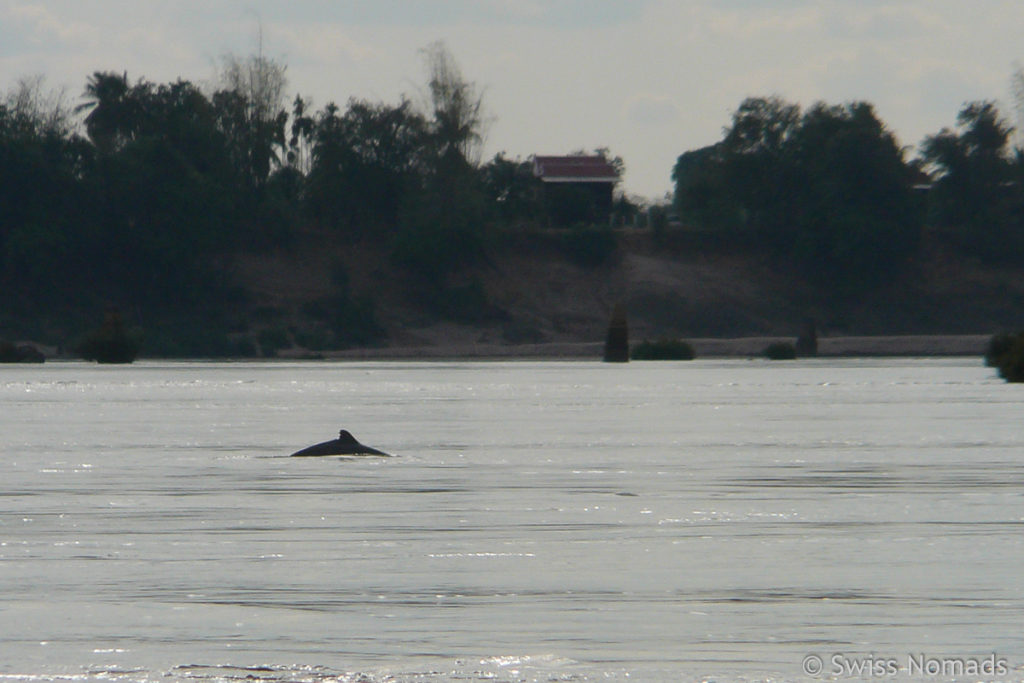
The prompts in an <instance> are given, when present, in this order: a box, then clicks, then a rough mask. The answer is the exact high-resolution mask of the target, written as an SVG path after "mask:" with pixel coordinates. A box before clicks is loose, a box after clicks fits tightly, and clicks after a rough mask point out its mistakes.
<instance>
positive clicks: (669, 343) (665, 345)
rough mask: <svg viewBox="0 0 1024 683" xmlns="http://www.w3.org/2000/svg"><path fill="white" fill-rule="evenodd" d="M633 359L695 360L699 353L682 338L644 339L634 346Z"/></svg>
mask: <svg viewBox="0 0 1024 683" xmlns="http://www.w3.org/2000/svg"><path fill="white" fill-rule="evenodd" d="M631 357H632V359H633V360H693V359H694V358H696V357H697V353H696V352H695V351H694V350H693V346H691V345H690V344H689V343H687V342H685V341H683V340H682V339H658V340H656V341H647V340H646V339H645V340H643V341H642V342H641V343H639V344H637V345H636V346H634V347H633V351H632V354H631Z"/></svg>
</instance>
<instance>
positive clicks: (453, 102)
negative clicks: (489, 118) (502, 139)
mask: <svg viewBox="0 0 1024 683" xmlns="http://www.w3.org/2000/svg"><path fill="white" fill-rule="evenodd" d="M423 53H424V55H425V59H426V64H427V75H428V81H427V88H428V93H429V96H430V109H431V116H432V119H431V125H432V128H433V136H434V143H435V145H436V153H437V155H438V158H439V159H442V160H447V161H446V163H447V164H448V165H449V166H457V165H459V164H471V165H475V164H476V163H477V162H478V161H479V148H480V145H481V143H482V142H483V126H484V113H483V94H482V93H481V92H480V90H479V89H478V88H477V86H476V85H475V84H474V83H472V82H470V81H467V80H465V78H463V76H462V71H461V70H460V69H459V66H458V64H457V63H456V61H455V58H454V57H453V56H452V54H451V52H449V51H448V48H447V47H446V46H445V45H444V43H441V42H436V43H432V44H430V45H428V46H427V47H426V48H424V49H423Z"/></svg>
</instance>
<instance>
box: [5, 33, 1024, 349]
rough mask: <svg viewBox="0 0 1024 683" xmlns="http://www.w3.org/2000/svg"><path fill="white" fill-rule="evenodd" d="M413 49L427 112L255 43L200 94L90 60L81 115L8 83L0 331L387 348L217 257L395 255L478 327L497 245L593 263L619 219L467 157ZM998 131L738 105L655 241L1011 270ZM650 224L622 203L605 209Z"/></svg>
mask: <svg viewBox="0 0 1024 683" xmlns="http://www.w3.org/2000/svg"><path fill="white" fill-rule="evenodd" d="M424 55H425V62H426V71H427V83H426V87H425V89H424V93H425V95H426V97H425V100H426V102H425V104H423V105H419V106H417V105H416V104H415V103H414V102H413V101H412V100H410V99H406V98H403V99H400V100H399V101H398V102H397V103H383V102H372V101H366V100H360V99H356V98H352V99H349V100H348V101H347V103H346V104H345V105H344V106H339V105H337V104H336V103H334V102H329V103H327V104H325V105H324V106H322V107H320V108H319V109H314V108H313V107H312V105H311V104H310V102H309V101H308V98H304V97H301V96H295V97H294V98H288V97H287V95H286V90H287V81H286V79H285V71H286V70H285V67H284V66H283V65H281V64H280V63H278V62H275V61H274V60H270V59H267V58H265V57H263V56H254V57H249V58H229V59H226V60H225V61H224V63H223V65H222V68H221V70H220V73H219V75H218V78H217V79H216V81H215V85H214V86H213V87H211V88H200V87H199V86H197V85H196V84H195V83H193V82H192V81H188V80H180V79H179V80H177V81H174V82H170V83H153V82H150V81H147V80H145V79H144V78H139V79H133V78H129V76H128V73H127V72H108V71H104V72H95V73H93V74H91V75H90V76H88V78H87V79H86V82H85V86H84V90H83V93H82V97H81V99H80V101H79V102H78V103H76V104H75V105H74V106H73V105H70V104H68V103H67V102H66V101H65V100H64V99H62V98H61V97H59V96H56V95H53V94H51V93H48V92H47V91H46V90H45V88H44V87H43V82H42V80H41V79H24V80H22V81H20V82H19V83H17V84H16V86H15V87H13V88H12V89H11V90H10V91H9V92H8V93H7V94H6V95H5V96H3V98H2V99H0V208H2V212H0V299H2V303H3V306H2V307H0V333H2V334H3V336H4V337H7V338H15V339H17V338H28V339H35V340H38V341H41V342H44V343H49V344H53V345H66V346H69V347H70V346H72V344H73V342H72V341H69V340H74V339H80V338H82V336H83V335H84V334H85V333H86V332H87V331H88V330H89V329H90V328H92V327H93V326H94V325H95V320H96V319H97V317H98V312H99V311H103V310H105V309H107V308H109V307H116V308H117V309H118V310H120V311H122V315H123V316H124V318H125V325H126V326H127V327H128V328H132V329H134V328H136V327H141V328H143V329H144V330H145V340H146V346H145V347H144V348H143V352H144V353H151V354H157V355H209V356H224V355H237V354H262V355H273V354H274V353H276V352H277V351H278V350H279V349H281V348H285V347H287V346H288V345H291V344H293V343H295V344H300V345H302V346H304V347H306V348H309V349H312V350H317V349H321V350H322V349H328V348H340V347H344V346H350V345H367V344H377V343H381V342H382V341H384V338H385V330H384V329H383V327H382V326H381V324H380V322H379V317H378V315H377V311H376V305H377V304H376V302H375V300H374V297H373V292H356V291H353V290H352V289H351V288H350V287H349V283H348V279H347V275H346V274H344V273H341V274H340V275H339V276H338V278H336V282H335V287H336V291H335V295H334V296H332V297H329V298H327V299H325V300H322V301H318V302H313V303H311V304H310V307H309V309H308V310H307V311H305V314H306V315H307V316H308V318H309V320H310V321H311V322H310V324H309V325H307V326H305V327H304V328H302V329H291V328H288V327H287V326H285V325H284V324H283V323H281V322H280V321H275V320H268V321H258V320H254V319H253V318H252V315H251V313H246V312H245V311H248V310H249V309H248V308H247V306H248V304H249V303H250V296H251V293H250V292H247V291H245V290H242V289H240V288H239V287H238V284H237V283H236V282H233V281H231V280H230V279H229V277H228V276H227V274H226V272H227V271H226V270H225V268H224V264H225V263H228V262H229V261H230V260H231V259H232V258H233V257H234V256H236V255H238V254H240V253H247V252H248V253H252V252H256V253H261V252H268V251H272V250H274V251H282V250H284V251H287V250H289V249H292V248H294V247H295V245H297V244H299V243H300V242H302V241H303V240H308V239H324V238H325V237H326V238H329V239H330V240H332V241H334V242H335V243H338V244H347V245H350V248H351V249H352V250H353V252H354V253H358V252H359V250H361V249H363V248H364V247H365V245H372V246H373V248H374V249H375V250H376V252H377V253H380V252H381V251H383V252H384V253H387V254H390V263H389V264H388V266H389V269H391V270H392V271H393V272H394V273H395V277H396V279H398V280H400V281H401V282H402V283H404V287H405V291H406V292H407V293H408V294H407V296H408V299H409V300H410V301H411V302H412V303H413V304H415V305H416V306H419V307H420V308H421V309H422V311H423V312H424V316H426V317H427V318H436V319H451V320H456V321H461V322H467V323H470V324H472V323H474V322H476V321H480V320H486V319H490V318H493V317H494V316H500V315H501V312H500V311H497V310H495V308H494V306H493V305H492V304H491V302H490V301H489V299H488V294H487V292H486V290H485V288H484V287H483V286H482V284H481V283H480V281H479V280H478V279H475V277H474V276H472V275H471V274H468V273H469V270H470V269H471V268H472V267H473V266H475V265H479V264H486V263H487V262H488V259H489V258H490V256H489V254H493V253H494V252H495V250H500V249H502V245H503V244H507V243H508V239H509V236H510V235H514V236H516V237H515V238H516V240H518V241H517V243H518V244H522V243H523V240H534V241H535V242H536V243H537V244H538V245H545V246H547V247H550V248H554V249H556V250H558V251H559V252H560V253H561V254H563V255H564V257H565V258H566V259H567V260H568V261H571V262H574V263H576V264H578V265H580V266H583V267H588V268H590V267H598V266H601V265H602V264H605V263H607V262H608V261H609V259H611V258H612V257H613V255H614V254H615V251H616V248H617V231H616V229H615V228H612V227H611V226H609V225H604V224H602V225H560V224H559V222H558V220H557V216H552V215H551V214H550V212H549V211H546V210H545V206H544V202H543V201H542V197H541V191H540V186H539V182H538V180H537V179H536V178H535V177H534V175H533V173H532V170H531V165H530V162H529V161H524V160H522V159H519V158H516V159H511V158H508V157H507V156H506V155H505V154H504V153H502V154H498V155H497V156H495V157H494V158H493V159H491V160H489V161H486V162H484V163H481V162H480V161H479V160H478V157H479V150H480V143H481V140H482V135H483V129H484V124H485V122H486V120H487V116H486V114H485V112H484V108H483V99H482V94H481V91H480V90H479V89H478V88H477V87H476V86H475V85H474V84H473V83H472V82H470V81H467V80H466V79H465V78H464V77H463V76H462V74H461V72H460V70H459V68H458V66H457V65H456V63H455V61H454V60H453V58H452V57H451V55H450V54H449V53H448V52H447V50H446V49H445V48H444V47H443V45H440V44H435V45H432V46H430V47H428V48H427V49H426V50H424ZM289 99H290V103H289ZM1011 130H1012V129H1011V127H1010V126H1009V125H1008V124H1007V123H1006V121H1005V119H1004V118H1002V116H1001V115H1000V113H999V112H998V111H997V110H996V108H995V105H993V104H992V103H989V102H979V103H971V104H968V105H966V106H965V107H964V108H963V110H962V111H961V112H960V114H959V116H958V118H957V125H956V127H955V128H952V129H944V130H942V131H940V132H939V133H936V134H935V135H932V136H929V137H928V138H927V139H926V140H925V141H924V143H923V145H922V146H921V155H920V157H919V158H917V159H913V160H908V159H907V158H906V152H905V150H904V148H903V147H901V146H900V144H899V143H898V142H897V141H896V139H895V138H894V137H893V135H892V134H891V133H890V132H889V131H888V129H887V128H886V126H885V125H884V124H883V123H882V121H881V120H880V119H879V118H878V116H877V114H876V112H875V111H874V108H873V107H872V106H871V105H870V104H868V103H864V102H853V103H849V104H843V105H828V104H824V103H819V104H817V105H814V106H813V107H811V108H810V109H808V110H806V111H801V109H800V108H799V107H797V106H796V105H794V104H789V103H787V102H785V101H783V100H782V99H779V98H774V97H770V98H750V99H747V100H745V101H744V102H743V103H741V104H740V106H739V108H738V109H737V111H736V112H735V113H734V114H733V116H732V121H731V124H730V125H729V126H728V127H727V129H726V132H725V135H724V136H723V139H722V140H721V141H719V142H717V143H714V144H712V145H710V146H708V147H704V148H702V149H698V150H693V151H688V152H685V153H684V154H682V155H681V156H680V157H679V159H678V161H677V163H676V165H675V167H674V169H673V170H672V177H673V178H674V180H675V185H676V192H675V200H674V201H675V205H674V207H673V208H674V211H673V215H672V220H669V216H668V214H667V213H666V212H665V211H664V210H661V211H657V210H656V211H653V212H651V214H650V216H651V222H650V225H649V226H648V227H649V228H650V235H651V239H652V240H654V243H655V244H662V243H663V242H664V241H665V240H667V239H668V236H669V234H670V233H671V232H672V231H675V232H676V233H678V234H685V235H686V239H687V240H688V242H687V243H688V244H696V245H700V244H706V245H714V246H715V248H716V249H724V250H735V251H742V252H746V253H758V254H763V255H764V257H765V258H767V259H770V260H771V261H772V262H773V263H775V264H777V265H778V266H779V267H780V268H785V269H789V270H791V271H792V273H793V274H794V277H799V278H805V279H806V280H808V281H810V282H812V283H814V284H815V285H816V287H817V288H818V290H819V291H820V292H821V293H822V296H823V298H824V299H825V300H827V301H828V302H830V303H833V304H835V305H842V303H843V302H844V301H847V300H850V299H851V298H854V297H857V296H861V295H862V294H863V293H864V292H866V291H870V290H871V289H872V288H873V287H876V286H877V285H878V284H879V283H883V282H887V281H890V280H891V279H893V278H895V277H897V276H898V275H899V274H900V273H901V272H903V270H904V269H905V267H906V266H907V264H908V263H910V262H912V261H913V259H914V258H915V256H916V255H917V254H918V253H919V249H920V245H921V242H922V235H923V234H924V232H925V228H926V226H927V228H928V230H929V231H931V232H933V233H935V234H939V235H941V236H942V238H943V239H944V240H946V242H947V243H948V244H950V245H952V248H954V249H955V250H956V251H957V253H959V254H962V255H964V256H965V257H969V258H972V259H977V260H979V261H980V262H983V263H991V264H1000V265H1011V266H1024V153H1022V152H1021V150H1019V149H1013V148H1012V147H1011V146H1010V133H1011ZM601 152H602V153H604V154H610V153H609V152H607V150H601ZM614 161H615V162H616V163H617V164H618V165H619V166H621V165H622V161H621V159H615V160H614ZM643 217H644V214H643V213H640V212H638V210H637V206H636V204H635V203H633V202H630V201H629V200H627V199H626V198H624V197H620V198H618V199H617V201H616V208H615V216H614V217H613V218H614V221H615V222H622V221H624V220H630V221H639V222H638V223H637V224H638V225H644V224H645V223H644V221H643ZM311 236H312V237H311Z"/></svg>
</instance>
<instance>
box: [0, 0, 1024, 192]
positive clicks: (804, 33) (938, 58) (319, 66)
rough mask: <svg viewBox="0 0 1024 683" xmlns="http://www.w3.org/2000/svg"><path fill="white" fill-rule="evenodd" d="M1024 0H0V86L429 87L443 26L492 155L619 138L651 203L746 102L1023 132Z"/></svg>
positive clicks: (905, 130) (74, 89) (331, 96)
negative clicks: (979, 123)
mask: <svg viewBox="0 0 1024 683" xmlns="http://www.w3.org/2000/svg"><path fill="white" fill-rule="evenodd" d="M1022 36H1024V1H1022V0H820V1H816V2H812V1H811V0H762V1H760V2H758V1H755V0H290V1H287V2H286V1H273V0H160V1H155V0H127V1H126V0H0V91H6V90H9V89H11V88H13V87H14V86H15V85H16V83H17V81H18V79H19V78H25V77H33V76H39V75H41V76H43V77H45V83H46V85H47V87H49V88H64V89H66V93H67V95H68V97H69V99H71V101H72V104H76V103H78V102H79V97H80V96H81V93H82V89H83V88H84V86H85V82H86V78H87V77H88V75H89V74H91V73H92V72H94V71H98V70H100V71H116V72H118V73H121V72H127V73H128V76H129V78H130V79H131V80H136V79H139V78H145V79H147V80H149V81H153V82H157V83H165V82H170V81H173V80H176V79H178V78H179V77H180V78H183V79H186V80H191V81H193V82H196V83H202V84H212V83H214V82H215V75H216V71H217V66H218V64H221V63H222V61H223V58H224V56H225V55H228V54H233V55H237V56H240V57H245V56H248V55H252V54H255V53H256V52H257V51H258V50H260V46H261V45H262V53H263V54H264V56H266V57H269V58H272V59H274V60H276V61H278V62H279V63H282V64H284V65H286V66H287V76H288V80H289V93H290V95H295V94H302V95H303V96H304V97H309V98H311V99H312V101H313V105H314V107H315V108H317V109H319V108H320V107H322V106H323V105H325V104H327V103H328V102H331V101H334V102H336V103H338V104H339V105H341V106H344V104H345V103H346V102H347V101H348V100H349V99H350V98H353V97H355V98H359V99H367V100H371V101H376V102H380V101H384V102H391V103H397V102H398V101H399V98H400V97H401V96H402V95H406V96H408V97H409V98H410V99H412V100H413V101H422V99H423V94H424V84H425V83H426V80H427V78H426V68H425V62H424V54H423V48H425V47H426V46H428V45H430V44H431V43H434V42H435V41H443V42H444V44H445V45H446V46H447V48H448V50H449V51H450V52H451V54H452V55H453V56H454V58H455V60H456V62H457V63H458V65H459V67H460V68H461V71H462V74H463V76H464V78H465V79H466V80H468V81H471V82H473V83H475V84H476V85H477V86H478V87H479V88H480V89H481V91H482V93H483V98H484V106H485V109H486V112H487V121H488V124H487V130H486V138H485V143H484V147H483V158H484V159H488V158H490V157H492V156H493V155H494V154H496V153H498V152H504V153H505V155H506V156H507V157H510V158H516V157H520V158H523V159H525V158H527V157H529V156H530V155H531V154H565V153H569V152H572V151H575V150H579V149H586V150H593V149H596V148H599V147H607V148H609V149H610V150H611V152H612V154H614V155H618V156H621V157H622V158H623V160H624V162H625V165H626V174H625V177H624V180H623V188H624V189H625V190H626V191H627V192H628V193H630V194H634V195H638V196H640V197H644V198H648V199H653V200H657V199H659V198H661V197H664V196H665V194H666V193H667V192H669V191H671V189H672V180H671V173H672V166H673V164H674V163H675V160H676V158H677V157H678V156H679V155H680V154H682V153H683V152H686V151H689V150H692V149H697V148H700V147H703V146H705V145H709V144H713V143H714V142H717V141H718V140H720V139H721V138H722V131H723V128H724V127H725V126H727V125H728V124H729V121H730V117H731V115H732V113H733V112H734V111H735V110H736V108H737V107H738V106H739V104H740V103H741V102H742V101H743V99H744V98H746V97H750V96H767V95H777V96H780V97H782V98H783V99H785V100H787V101H789V102H795V103H798V104H800V105H802V106H804V107H806V106H809V105H811V104H813V103H815V102H818V101H825V102H828V103H829V104H840V103H845V102H850V101H867V102H870V103H872V104H874V106H875V108H876V112H877V114H878V116H879V117H880V118H881V120H882V121H883V122H885V123H886V124H887V125H888V126H889V128H890V130H892V131H893V133H894V134H895V135H896V137H897V139H898V140H899V141H900V144H902V145H904V146H906V147H908V148H911V149H910V150H909V154H910V155H911V156H912V155H913V154H914V150H913V148H914V147H916V146H917V145H918V144H920V142H921V141H922V140H923V139H924V137H925V136H926V135H931V134H934V133H937V132H939V131H940V130H941V129H942V128H944V127H951V126H954V125H955V122H956V115H957V113H958V112H959V111H960V109H961V108H962V106H963V105H964V104H965V103H967V102H971V101H976V100H994V101H996V102H997V103H999V105H1000V109H1001V111H1003V113H1004V114H1005V115H1006V116H1007V117H1008V118H1010V119H1012V120H1013V122H1014V123H1017V124H1018V125H1021V127H1022V128H1024V122H1020V121H1018V120H1017V117H1016V114H1015V112H1016V109H1015V108H1014V106H1013V97H1012V89H1011V76H1012V74H1013V73H1014V71H1015V70H1016V69H1019V68H1021V65H1022V64H1024V39H1022Z"/></svg>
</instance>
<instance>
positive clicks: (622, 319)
mask: <svg viewBox="0 0 1024 683" xmlns="http://www.w3.org/2000/svg"><path fill="white" fill-rule="evenodd" d="M604 362H605V363H628V362H629V324H628V323H627V322H626V307H625V306H623V305H622V304H621V303H617V304H615V308H613V309H612V319H611V322H609V323H608V336H607V337H606V338H605V342H604Z"/></svg>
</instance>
